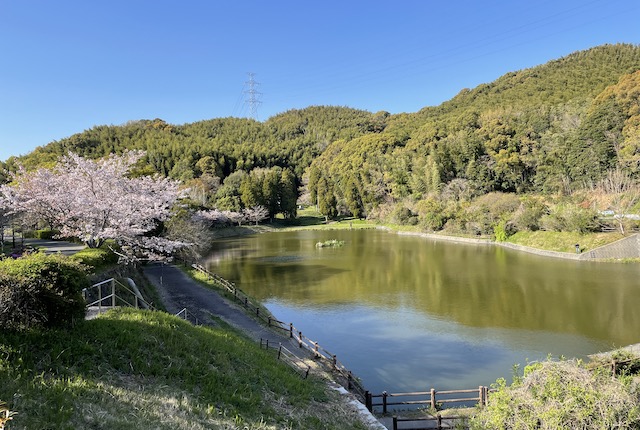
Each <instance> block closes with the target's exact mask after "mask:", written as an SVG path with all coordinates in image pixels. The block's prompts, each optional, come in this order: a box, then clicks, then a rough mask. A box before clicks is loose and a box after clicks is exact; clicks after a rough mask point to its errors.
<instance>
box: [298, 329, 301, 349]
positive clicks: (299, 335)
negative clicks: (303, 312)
mask: <svg viewBox="0 0 640 430" xmlns="http://www.w3.org/2000/svg"><path fill="white" fill-rule="evenodd" d="M298 346H299V347H300V348H302V332H301V331H299V332H298Z"/></svg>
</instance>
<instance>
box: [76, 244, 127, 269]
mask: <svg viewBox="0 0 640 430" xmlns="http://www.w3.org/2000/svg"><path fill="white" fill-rule="evenodd" d="M71 258H72V259H73V260H75V261H77V262H79V263H82V264H85V265H87V266H91V267H93V268H94V269H100V268H103V267H106V266H109V265H112V264H116V263H117V262H118V256H117V255H116V254H114V253H113V251H111V250H110V249H108V248H85V249H83V250H82V251H79V252H76V253H75V254H74V255H73V256H72V257H71Z"/></svg>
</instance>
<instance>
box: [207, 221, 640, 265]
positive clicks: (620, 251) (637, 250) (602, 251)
mask: <svg viewBox="0 0 640 430" xmlns="http://www.w3.org/2000/svg"><path fill="white" fill-rule="evenodd" d="M347 229H349V230H351V229H353V230H367V229H371V230H373V229H375V230H383V231H386V232H388V233H394V234H398V235H404V236H416V237H421V238H424V239H431V240H436V241H446V242H454V243H465V244H471V245H482V246H499V247H502V248H507V249H512V250H514V251H520V252H525V253H528V254H533V255H538V256H541V257H550V258H560V259H563V260H573V261H590V262H618V263H620V262H629V261H630V260H631V261H640V234H638V233H636V234H632V235H629V236H627V237H623V238H621V239H618V240H616V241H613V242H611V243H607V244H605V245H602V246H599V247H596V248H593V249H588V250H586V251H584V252H580V253H574V252H562V251H553V250H547V249H542V248H534V247H531V246H527V245H520V244H516V243H511V242H496V241H495V240H492V239H490V238H486V237H485V238H473V237H463V236H449V235H443V234H437V233H426V232H421V231H411V230H401V229H398V228H394V227H389V226H384V225H377V224H374V223H366V224H362V223H358V224H356V225H353V226H352V225H351V223H350V222H349V223H348V224H347V222H346V221H345V222H341V221H337V222H332V223H330V224H321V225H307V226H270V225H261V226H258V227H256V226H242V227H231V228H230V230H231V231H229V230H227V229H221V230H226V232H219V234H218V235H216V236H217V237H216V238H215V239H222V238H226V237H234V236H244V235H251V234H259V233H267V232H279V231H282V232H285V231H298V230H317V231H322V230H347ZM215 239H214V240H215Z"/></svg>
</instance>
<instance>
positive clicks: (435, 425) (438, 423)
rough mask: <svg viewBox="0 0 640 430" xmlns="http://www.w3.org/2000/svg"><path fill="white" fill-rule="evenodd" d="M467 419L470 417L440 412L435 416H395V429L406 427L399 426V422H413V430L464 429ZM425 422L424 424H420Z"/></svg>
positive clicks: (404, 427)
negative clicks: (441, 413)
mask: <svg viewBox="0 0 640 430" xmlns="http://www.w3.org/2000/svg"><path fill="white" fill-rule="evenodd" d="M467 419H468V417H463V416H448V417H443V416H442V415H440V414H438V415H436V416H435V417H420V418H400V417H396V416H394V417H393V430H398V429H399V428H402V429H406V428H407V427H406V426H402V427H399V426H398V424H399V423H402V422H404V423H412V424H413V425H412V427H411V429H412V430H421V429H425V430H426V429H437V430H445V429H463V428H468V427H467V425H466V424H467ZM420 423H423V424H420Z"/></svg>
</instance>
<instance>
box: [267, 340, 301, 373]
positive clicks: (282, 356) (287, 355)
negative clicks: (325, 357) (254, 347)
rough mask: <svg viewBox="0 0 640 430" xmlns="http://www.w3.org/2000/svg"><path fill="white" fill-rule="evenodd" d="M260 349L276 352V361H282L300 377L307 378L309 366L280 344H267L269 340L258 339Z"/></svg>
mask: <svg viewBox="0 0 640 430" xmlns="http://www.w3.org/2000/svg"><path fill="white" fill-rule="evenodd" d="M260 348H265V349H272V350H277V351H278V353H277V357H278V360H282V361H284V362H285V363H287V364H288V365H289V366H290V367H292V368H293V369H294V370H295V371H296V372H298V373H299V374H300V376H302V378H303V379H307V378H308V377H309V372H310V371H311V366H309V365H308V364H307V363H305V362H304V360H302V359H301V358H299V357H298V356H297V355H295V354H294V353H293V352H291V351H289V350H288V349H287V348H285V347H284V346H283V345H282V344H281V343H279V344H278V346H275V345H273V343H272V344H269V339H262V338H261V339H260Z"/></svg>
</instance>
